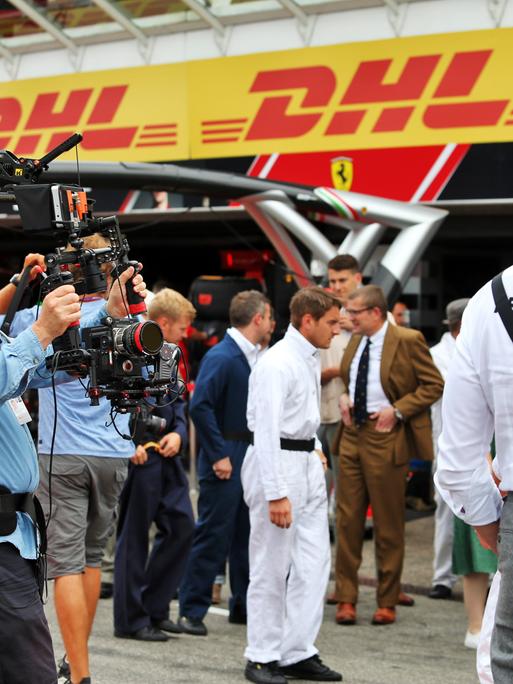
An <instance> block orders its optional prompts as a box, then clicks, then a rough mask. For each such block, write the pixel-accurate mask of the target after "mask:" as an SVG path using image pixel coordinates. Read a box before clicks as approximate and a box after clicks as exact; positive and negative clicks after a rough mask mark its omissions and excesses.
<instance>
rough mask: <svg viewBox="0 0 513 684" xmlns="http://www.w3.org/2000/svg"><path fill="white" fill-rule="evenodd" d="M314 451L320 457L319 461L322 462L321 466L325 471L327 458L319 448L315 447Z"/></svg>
mask: <svg viewBox="0 0 513 684" xmlns="http://www.w3.org/2000/svg"><path fill="white" fill-rule="evenodd" d="M315 453H316V454H317V456H318V457H319V458H320V460H321V463H322V467H323V468H324V472H326V471H327V470H328V459H327V458H326V456H325V455H324V452H323V451H321V450H320V449H316V450H315Z"/></svg>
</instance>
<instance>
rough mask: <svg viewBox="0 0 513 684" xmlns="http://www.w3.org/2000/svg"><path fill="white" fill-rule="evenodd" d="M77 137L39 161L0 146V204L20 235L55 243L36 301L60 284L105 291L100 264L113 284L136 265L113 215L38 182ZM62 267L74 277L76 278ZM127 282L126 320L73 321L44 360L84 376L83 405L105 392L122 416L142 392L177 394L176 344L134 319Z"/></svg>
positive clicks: (69, 188) (74, 190)
mask: <svg viewBox="0 0 513 684" xmlns="http://www.w3.org/2000/svg"><path fill="white" fill-rule="evenodd" d="M81 140H82V136H81V135H80V134H79V133H75V134H74V135H72V136H71V137H69V138H67V139H66V140H64V141H63V142H62V143H61V144H60V145H58V146H57V147H55V148H54V149H52V150H50V151H49V152H48V153H47V154H46V155H44V156H43V157H41V159H28V158H24V157H17V156H16V155H14V154H13V153H12V152H9V151H8V150H0V188H2V190H0V202H11V203H16V204H17V205H18V208H19V213H20V218H21V223H22V228H23V230H24V231H25V232H26V233H28V234H32V235H50V236H51V237H52V238H53V239H54V240H55V242H56V248H55V250H54V251H53V252H51V253H49V254H47V255H46V256H45V263H46V273H42V274H41V278H42V283H41V294H42V297H43V298H44V297H46V296H47V295H48V294H49V293H50V292H52V291H53V290H55V289H56V288H58V287H60V286H61V285H65V284H73V285H74V286H75V290H76V292H77V293H78V294H79V295H85V294H94V293H97V292H104V291H106V290H107V280H106V276H105V273H104V272H103V270H102V268H101V267H102V264H105V263H111V264H112V265H113V266H112V270H111V277H112V282H113V286H114V287H115V286H116V280H117V279H118V278H119V275H120V274H121V273H122V272H123V271H124V270H126V269H127V268H129V267H130V266H133V268H134V275H135V273H137V271H138V269H139V263H138V262H137V261H131V260H130V259H129V257H128V252H129V245H128V241H127V239H126V238H125V236H124V235H123V234H122V233H121V230H120V227H119V222H118V219H117V217H116V216H109V217H107V218H95V217H94V216H93V205H94V200H92V199H89V198H88V197H87V194H86V191H85V190H84V188H81V187H79V186H76V185H62V184H40V183H39V178H40V176H41V174H42V173H43V172H44V171H45V170H47V168H48V164H49V163H50V162H52V161H53V160H54V159H56V158H57V157H58V156H59V155H61V154H63V153H64V152H66V151H68V150H71V149H73V148H74V147H75V146H76V145H78V143H79V142H80V141H81ZM95 233H99V234H101V235H102V236H103V237H104V238H106V240H107V242H108V244H109V246H108V247H103V248H99V249H90V248H87V247H84V237H87V236H89V235H93V234H95ZM70 269H73V271H74V272H75V273H78V274H79V275H78V278H77V277H76V276H74V275H73V273H72V271H71V270H70ZM133 277H134V276H132V279H133ZM132 279H130V280H129V281H128V282H127V287H126V308H127V317H126V318H123V319H113V318H111V317H106V318H105V319H104V320H103V321H102V323H103V324H102V325H100V326H94V327H90V328H82V329H80V328H79V323H78V321H77V322H76V323H74V324H72V325H71V326H70V327H69V328H68V329H67V330H66V332H65V333H64V334H63V335H61V336H60V337H58V338H56V339H55V340H54V341H53V351H54V354H53V355H52V356H50V357H48V359H47V362H46V365H47V368H49V369H51V370H52V372H55V371H57V370H66V371H68V372H69V373H72V374H73V375H75V376H77V377H80V378H85V377H87V376H89V384H88V387H87V394H88V396H89V397H90V399H91V404H92V405H98V403H99V399H100V397H106V398H107V399H109V401H110V402H111V404H112V407H113V409H115V410H117V411H118V412H123V413H126V412H134V411H138V410H139V409H138V407H139V405H140V404H141V402H142V401H144V400H145V399H146V398H149V397H154V398H156V400H157V402H160V403H168V402H170V401H172V400H173V399H175V398H176V397H177V396H178V395H179V394H181V387H180V384H181V383H180V381H179V380H178V363H179V359H180V349H179V347H176V346H175V345H170V344H167V343H165V342H164V339H163V335H162V331H161V329H160V327H159V326H158V325H157V323H155V322H153V321H144V322H142V321H139V320H138V319H137V318H134V317H135V316H137V314H142V313H144V312H145V311H146V306H145V304H144V299H142V298H141V297H140V296H139V295H138V294H137V293H135V292H134V290H133V287H131V283H132ZM26 283H28V278H24V279H22V282H21V283H20V286H19V287H18V289H20V287H23V286H24V285H25V286H26ZM17 294H18V293H17ZM19 298H20V297H18V298H17V299H18V300H19ZM13 303H14V302H13ZM9 314H11V320H12V315H13V312H12V311H11V312H8V314H7V316H6V318H9Z"/></svg>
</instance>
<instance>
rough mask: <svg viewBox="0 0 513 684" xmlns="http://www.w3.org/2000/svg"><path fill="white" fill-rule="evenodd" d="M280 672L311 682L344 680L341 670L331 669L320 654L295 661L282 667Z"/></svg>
mask: <svg viewBox="0 0 513 684" xmlns="http://www.w3.org/2000/svg"><path fill="white" fill-rule="evenodd" d="M280 672H281V673H282V674H283V675H285V676H286V677H291V678H292V679H306V680H307V681H309V682H341V681H342V675H341V674H340V672H335V670H330V668H329V667H328V666H327V665H325V664H324V663H323V662H322V660H321V659H320V658H319V656H318V655H314V656H312V657H311V658H306V660H300V661H299V663H294V664H293V665H285V666H284V667H280Z"/></svg>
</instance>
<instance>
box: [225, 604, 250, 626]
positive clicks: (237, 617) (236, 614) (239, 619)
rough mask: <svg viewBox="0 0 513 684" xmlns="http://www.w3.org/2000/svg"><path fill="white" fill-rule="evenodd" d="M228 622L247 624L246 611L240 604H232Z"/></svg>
mask: <svg viewBox="0 0 513 684" xmlns="http://www.w3.org/2000/svg"><path fill="white" fill-rule="evenodd" d="M228 622H231V623H232V625H247V624H248V616H247V614H246V611H245V610H243V609H242V608H241V607H240V606H234V607H233V609H232V610H231V611H230V614H229V615H228Z"/></svg>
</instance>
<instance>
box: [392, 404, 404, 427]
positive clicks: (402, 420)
mask: <svg viewBox="0 0 513 684" xmlns="http://www.w3.org/2000/svg"><path fill="white" fill-rule="evenodd" d="M394 416H395V417H396V418H397V420H400V421H401V422H402V423H404V416H403V414H402V413H401V411H399V409H398V408H395V406H394Z"/></svg>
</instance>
